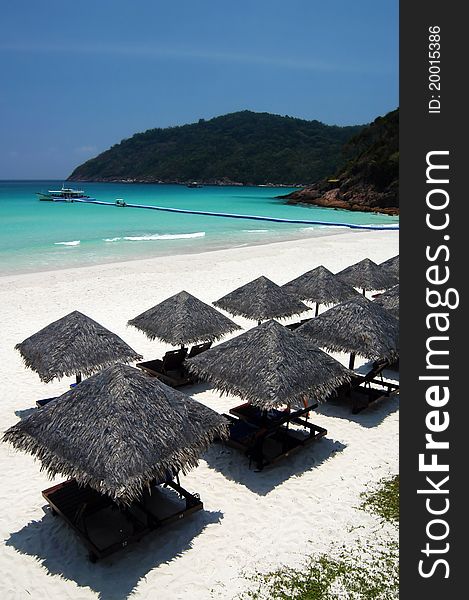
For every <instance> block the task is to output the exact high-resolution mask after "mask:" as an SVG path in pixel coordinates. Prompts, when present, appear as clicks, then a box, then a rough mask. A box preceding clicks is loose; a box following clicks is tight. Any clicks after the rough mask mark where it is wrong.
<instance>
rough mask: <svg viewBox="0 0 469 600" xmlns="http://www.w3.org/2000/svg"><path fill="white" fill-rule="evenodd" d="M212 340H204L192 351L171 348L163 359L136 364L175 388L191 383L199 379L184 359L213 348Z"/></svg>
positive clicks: (193, 347)
mask: <svg viewBox="0 0 469 600" xmlns="http://www.w3.org/2000/svg"><path fill="white" fill-rule="evenodd" d="M211 346H212V342H203V343H202V344H196V345H194V346H192V348H191V349H190V352H189V353H188V352H187V348H181V349H179V350H170V351H169V352H166V354H165V355H164V356H163V359H162V360H160V359H157V360H149V361H147V362H141V363H137V364H136V365H135V366H136V367H138V368H139V369H142V370H143V371H145V372H146V373H148V375H151V376H152V377H158V379H160V380H161V381H162V382H163V383H166V385H169V386H171V387H173V388H178V387H182V386H184V385H190V384H193V383H195V382H196V381H198V378H197V377H196V376H195V375H192V374H190V373H189V371H188V370H187V367H186V365H185V364H184V361H185V360H186V358H192V357H194V356H197V355H198V354H201V353H202V352H205V351H206V350H208V349H209V348H211Z"/></svg>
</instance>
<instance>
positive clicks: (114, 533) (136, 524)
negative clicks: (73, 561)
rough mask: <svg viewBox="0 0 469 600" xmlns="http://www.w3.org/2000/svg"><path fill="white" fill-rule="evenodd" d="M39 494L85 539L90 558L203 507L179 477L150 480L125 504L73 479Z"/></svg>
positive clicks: (122, 545) (103, 553)
mask: <svg viewBox="0 0 469 600" xmlns="http://www.w3.org/2000/svg"><path fill="white" fill-rule="evenodd" d="M42 495H43V496H44V498H45V499H46V500H47V502H48V503H49V505H50V508H51V511H52V514H53V515H60V516H61V517H62V518H63V519H64V520H65V521H66V522H67V523H68V524H69V525H70V526H71V527H72V528H73V530H74V531H75V533H77V534H78V536H79V537H80V539H81V540H82V541H83V542H84V544H85V546H86V547H87V549H88V551H89V559H90V560H91V562H96V561H97V560H98V559H101V558H104V557H106V556H109V555H110V554H113V553H114V552H117V551H118V550H121V549H122V548H125V547H126V546H128V545H129V544H132V543H135V542H138V541H139V540H140V539H141V538H142V537H143V536H145V535H147V534H148V533H150V532H151V531H154V530H155V529H159V528H160V527H163V526H164V525H168V524H169V523H172V522H173V521H178V520H179V519H182V518H184V517H187V516H188V515H190V514H192V513H193V512H195V511H197V510H202V508H203V504H202V502H201V501H200V498H199V496H198V495H197V494H191V493H189V492H188V491H186V490H185V489H183V488H182V487H181V485H180V483H179V479H178V478H176V481H166V482H164V483H163V484H160V485H156V484H153V485H152V486H151V488H150V491H145V492H144V493H143V494H142V496H141V498H140V499H139V500H138V501H135V502H133V503H132V504H131V505H130V506H128V507H122V506H118V505H117V504H116V503H115V502H114V501H113V500H112V499H111V498H110V497H109V496H105V495H103V494H100V493H99V492H97V491H96V490H94V489H93V488H91V487H89V486H79V485H78V483H77V482H76V481H75V480H74V479H70V480H69V481H66V482H64V483H59V484H58V485H54V486H53V487H51V488H48V489H47V490H44V491H43V492H42Z"/></svg>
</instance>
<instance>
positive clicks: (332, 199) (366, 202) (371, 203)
mask: <svg viewBox="0 0 469 600" xmlns="http://www.w3.org/2000/svg"><path fill="white" fill-rule="evenodd" d="M278 197H279V198H282V199H286V200H287V203H288V204H305V205H313V206H322V207H324V208H337V209H342V210H351V211H360V212H374V213H382V214H385V215H398V214H399V207H397V206H392V204H394V203H395V194H394V193H393V192H390V191H388V192H387V193H383V192H377V191H376V190H375V189H374V188H373V186H365V185H364V186H361V187H358V188H357V187H354V189H353V190H349V191H347V192H343V191H341V189H340V188H333V189H330V190H327V191H324V190H322V189H320V188H319V186H318V187H316V186H311V187H306V188H303V189H302V190H298V191H296V192H292V193H291V194H287V195H285V196H278ZM390 204H391V205H390Z"/></svg>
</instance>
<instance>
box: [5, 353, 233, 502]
mask: <svg viewBox="0 0 469 600" xmlns="http://www.w3.org/2000/svg"><path fill="white" fill-rule="evenodd" d="M226 435H227V423H226V421H225V419H224V418H223V417H222V416H221V415H219V414H218V413H216V412H214V411H213V410H211V409H210V408H208V407H206V406H204V405H202V404H200V403H199V402H197V401H195V400H193V399H192V398H190V397H189V396H186V395H185V394H183V393H181V392H178V391H176V390H174V389H172V388H170V387H168V386H166V385H165V384H164V383H161V382H160V381H158V379H156V378H151V377H148V376H146V375H143V374H142V373H140V372H139V371H138V369H135V368H134V367H129V366H127V365H121V364H117V365H114V366H112V367H109V368H108V369H105V370H104V371H102V372H101V373H98V374H97V375H94V376H93V377H90V378H89V379H86V380H85V381H83V382H82V383H81V384H80V385H79V386H77V387H76V388H74V389H73V390H71V391H69V392H66V393H65V394H63V395H62V396H59V397H58V398H57V399H56V400H54V401H53V402H50V403H49V404H48V405H47V406H46V407H45V408H43V409H42V410H40V411H37V412H35V413H34V414H32V415H31V416H30V417H29V418H27V419H25V420H23V421H20V422H19V423H17V424H16V425H14V426H13V427H10V429H8V431H6V432H5V434H4V436H3V440H4V441H6V442H10V443H11V444H13V446H14V447H15V448H17V449H18V450H23V451H25V452H29V453H30V454H33V455H34V456H35V457H37V458H38V459H39V460H40V461H41V463H42V469H45V470H46V471H47V472H48V474H49V475H50V476H52V477H53V476H55V475H57V474H58V473H61V474H63V475H65V476H67V477H73V478H75V479H76V480H77V481H78V483H79V484H80V485H90V486H91V487H93V488H94V489H96V490H98V491H99V492H100V493H104V494H107V495H109V496H111V497H112V498H113V499H114V500H115V501H117V502H121V503H123V504H129V503H130V502H132V501H133V500H134V499H136V498H137V497H138V496H139V495H140V493H141V492H142V490H143V488H144V487H145V486H147V485H148V484H149V483H150V482H151V481H153V480H157V481H158V482H162V481H165V480H167V479H168V477H170V478H171V477H173V476H174V475H175V474H176V473H177V472H178V471H180V470H182V471H183V472H186V471H188V470H189V469H191V468H193V467H195V466H196V465H197V462H198V459H199V457H200V455H201V453H202V452H204V451H205V450H206V449H207V447H208V446H209V444H210V443H211V442H212V441H213V439H214V438H215V437H216V436H220V437H222V438H223V437H226Z"/></svg>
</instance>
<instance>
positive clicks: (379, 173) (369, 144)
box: [286, 109, 399, 214]
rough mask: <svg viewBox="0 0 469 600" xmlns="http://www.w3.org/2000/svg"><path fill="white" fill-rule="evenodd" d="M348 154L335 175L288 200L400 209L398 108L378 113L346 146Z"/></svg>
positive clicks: (353, 208)
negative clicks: (346, 160) (381, 115)
mask: <svg viewBox="0 0 469 600" xmlns="http://www.w3.org/2000/svg"><path fill="white" fill-rule="evenodd" d="M344 152H345V154H346V155H347V156H348V157H349V160H348V162H347V163H346V165H345V166H344V167H343V168H341V169H339V170H338V171H337V172H336V173H335V175H333V176H329V177H327V178H324V179H321V180H320V181H318V182H317V183H315V184H313V185H311V186H307V187H306V188H304V189H302V190H299V191H297V192H293V193H292V194H289V195H288V196H286V198H288V199H289V203H291V204H297V203H307V204H314V205H316V206H327V207H331V208H345V209H349V210H361V211H377V212H385V213H390V214H397V213H398V212H399V109H396V110H394V111H392V112H390V113H388V114H387V115H385V116H384V117H378V118H377V119H375V121H373V123H371V124H370V125H368V126H367V127H365V128H364V129H363V130H362V131H361V132H360V133H359V134H358V135H357V136H355V137H353V138H352V139H351V140H350V141H349V142H348V143H347V144H346V145H345V147H344Z"/></svg>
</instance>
